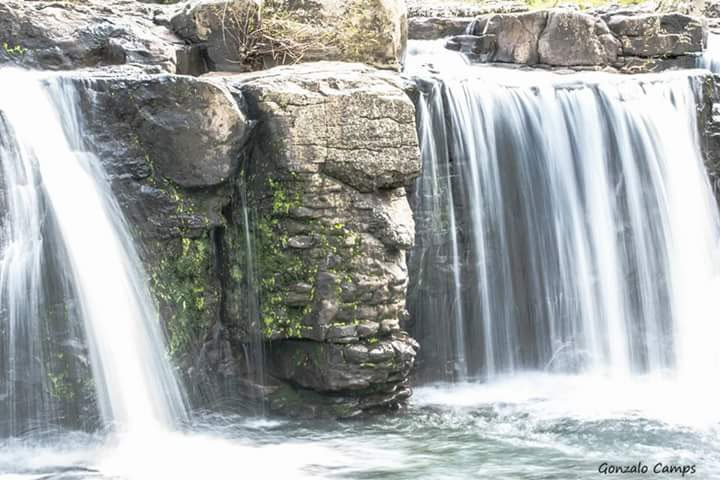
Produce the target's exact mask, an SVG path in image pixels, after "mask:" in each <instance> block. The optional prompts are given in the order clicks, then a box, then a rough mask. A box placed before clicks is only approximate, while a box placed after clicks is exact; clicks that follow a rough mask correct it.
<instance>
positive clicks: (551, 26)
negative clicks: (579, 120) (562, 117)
mask: <svg viewBox="0 0 720 480" xmlns="http://www.w3.org/2000/svg"><path fill="white" fill-rule="evenodd" d="M468 33H469V34H470V35H464V36H463V38H462V42H461V43H462V45H463V48H462V50H463V51H464V52H468V53H472V54H474V56H473V57H472V58H474V59H480V60H481V61H487V62H500V63H514V64H522V65H532V66H538V65H539V66H550V67H575V68H598V69H601V68H613V69H617V70H619V71H623V72H628V73H638V72H640V71H655V70H661V69H667V68H673V67H675V68H682V67H687V66H692V65H693V64H694V62H695V57H696V55H699V54H700V53H701V52H702V47H703V25H702V22H701V21H700V20H698V19H696V18H694V17H690V16H687V15H682V14H677V13H672V14H655V13H637V12H632V13H630V12H620V13H608V14H604V15H601V16H599V15H591V14H588V13H581V12H576V11H571V10H567V9H557V10H546V11H535V12H528V13H518V14H492V15H485V16H481V17H478V18H477V19H476V20H475V22H474V24H473V25H471V27H469V29H468ZM458 43H459V41H457V40H455V41H453V42H451V43H450V46H451V48H457V47H456V45H457V44H458Z"/></svg>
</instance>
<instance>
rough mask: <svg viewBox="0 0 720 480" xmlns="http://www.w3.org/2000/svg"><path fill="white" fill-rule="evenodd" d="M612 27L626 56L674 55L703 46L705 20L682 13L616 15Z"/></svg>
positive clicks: (609, 21)
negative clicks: (703, 21) (703, 22)
mask: <svg viewBox="0 0 720 480" xmlns="http://www.w3.org/2000/svg"><path fill="white" fill-rule="evenodd" d="M608 27H609V28H610V30H611V31H612V32H613V33H614V34H615V35H616V36H617V37H618V38H619V39H620V41H621V42H622V51H623V55H625V56H637V57H659V56H666V57H669V56H673V57H674V56H679V55H687V54H693V53H699V52H701V51H702V48H703V25H702V22H701V21H700V20H699V19H696V18H693V17H690V16H687V15H682V14H678V13H671V14H641V15H612V16H610V17H609V18H608Z"/></svg>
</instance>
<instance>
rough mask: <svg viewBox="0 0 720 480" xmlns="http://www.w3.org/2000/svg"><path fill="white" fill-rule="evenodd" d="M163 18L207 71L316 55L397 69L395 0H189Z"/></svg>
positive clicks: (401, 17)
mask: <svg viewBox="0 0 720 480" xmlns="http://www.w3.org/2000/svg"><path fill="white" fill-rule="evenodd" d="M171 24H172V26H173V29H174V30H175V32H176V33H177V34H178V35H179V36H181V37H182V38H183V39H185V40H186V41H188V42H190V43H193V44H198V45H201V46H202V48H203V49H204V51H205V54H206V57H207V62H208V67H209V69H210V70H212V71H231V72H244V71H250V70H258V69H260V68H267V67H270V66H274V65H278V64H288V63H297V62H300V61H303V62H310V61H316V60H341V61H360V62H364V63H367V64H371V65H375V66H378V67H383V68H393V69H398V68H400V66H401V65H402V63H403V60H404V57H405V49H406V43H407V11H406V7H405V3H404V1H402V0H352V1H338V0H323V1H320V2H304V1H297V0H190V1H189V2H187V3H186V4H185V5H184V7H183V8H182V10H181V11H180V12H179V13H178V14H177V15H175V16H174V17H173V18H172V20H171Z"/></svg>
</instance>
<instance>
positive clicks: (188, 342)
mask: <svg viewBox="0 0 720 480" xmlns="http://www.w3.org/2000/svg"><path fill="white" fill-rule="evenodd" d="M178 247H179V248H178ZM167 253H168V254H167V255H165V256H164V258H162V259H161V260H160V262H159V265H158V267H157V269H156V271H154V272H153V273H152V276H151V286H152V289H153V292H154V294H155V296H156V297H157V298H158V299H159V300H160V301H161V302H165V304H166V305H168V306H169V310H170V312H171V314H170V316H169V318H167V319H166V322H167V323H166V325H167V331H168V337H169V338H168V344H169V345H168V346H169V349H170V354H171V355H173V356H174V357H178V356H181V355H183V354H185V353H188V352H190V351H192V349H193V345H194V342H196V341H198V340H202V338H203V337H204V331H205V329H206V327H207V325H206V321H205V320H204V319H205V314H206V310H207V308H208V305H207V303H208V300H213V301H217V299H216V298H214V297H215V296H216V295H217V293H216V292H215V291H214V290H212V289H210V288H209V285H208V278H209V276H210V273H211V272H210V271H209V270H210V268H211V261H210V260H211V259H210V242H209V239H208V238H207V237H202V238H197V239H190V238H183V239H180V240H179V241H177V242H176V243H175V245H174V246H173V248H171V249H170V251H168V252H167Z"/></svg>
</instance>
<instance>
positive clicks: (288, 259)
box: [256, 178, 318, 337]
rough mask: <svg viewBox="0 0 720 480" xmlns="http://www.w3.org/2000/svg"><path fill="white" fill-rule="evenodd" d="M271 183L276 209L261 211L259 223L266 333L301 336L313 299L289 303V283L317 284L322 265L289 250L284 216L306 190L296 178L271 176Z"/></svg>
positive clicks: (268, 334) (259, 259)
mask: <svg viewBox="0 0 720 480" xmlns="http://www.w3.org/2000/svg"><path fill="white" fill-rule="evenodd" d="M267 185H268V187H269V189H270V192H271V194H272V209H271V211H270V212H269V213H266V214H264V215H261V216H260V218H258V221H257V225H256V229H257V231H256V235H257V243H258V271H259V275H260V315H261V319H262V324H263V334H264V335H265V336H266V337H272V336H274V335H285V336H288V337H299V336H301V334H302V320H303V318H304V317H305V316H306V315H308V314H309V313H310V310H311V306H310V303H308V305H307V306H305V307H293V306H288V305H286V304H285V296H286V294H287V292H286V287H287V286H288V285H292V284H297V283H307V284H309V285H313V284H314V283H315V275H317V271H318V267H317V264H315V262H313V261H312V259H310V258H308V257H306V256H303V255H299V254H297V253H295V252H289V251H288V241H289V237H288V233H287V231H285V230H284V229H283V227H282V222H281V220H283V219H285V218H287V217H288V216H289V215H290V213H291V211H292V210H293V209H294V208H298V207H300V206H301V196H300V195H301V194H300V192H301V191H302V190H301V189H300V188H297V187H299V186H300V185H299V184H298V182H297V180H296V179H295V178H292V179H291V180H290V181H288V182H284V183H281V182H279V181H277V180H273V179H268V180H267ZM293 187H295V188H293ZM313 296H314V292H310V301H312V299H313Z"/></svg>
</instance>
